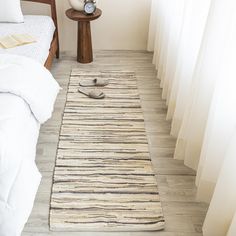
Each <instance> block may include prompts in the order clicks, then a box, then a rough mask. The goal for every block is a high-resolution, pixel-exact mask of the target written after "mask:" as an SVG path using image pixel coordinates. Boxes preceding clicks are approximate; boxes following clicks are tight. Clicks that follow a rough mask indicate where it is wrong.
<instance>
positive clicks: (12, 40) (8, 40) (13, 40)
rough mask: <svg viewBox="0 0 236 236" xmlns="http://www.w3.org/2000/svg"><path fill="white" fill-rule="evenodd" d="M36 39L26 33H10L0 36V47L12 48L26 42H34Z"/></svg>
mask: <svg viewBox="0 0 236 236" xmlns="http://www.w3.org/2000/svg"><path fill="white" fill-rule="evenodd" d="M34 42H36V40H35V39H34V38H33V37H32V36H31V35H28V34H12V35H8V36H5V37H1V38H0V47H1V46H2V48H6V49H7V48H14V47H17V46H21V45H24V44H28V43H34Z"/></svg>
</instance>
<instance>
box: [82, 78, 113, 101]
mask: <svg viewBox="0 0 236 236" xmlns="http://www.w3.org/2000/svg"><path fill="white" fill-rule="evenodd" d="M108 83H109V82H108V80H107V79H102V78H99V79H93V80H81V81H80V83H79V85H80V86H81V87H80V88H79V89H78V92H80V93H82V94H84V95H86V96H88V97H90V98H94V99H102V98H105V93H103V91H101V90H98V89H96V90H95V89H94V90H89V89H87V88H83V87H104V86H106V85H108Z"/></svg>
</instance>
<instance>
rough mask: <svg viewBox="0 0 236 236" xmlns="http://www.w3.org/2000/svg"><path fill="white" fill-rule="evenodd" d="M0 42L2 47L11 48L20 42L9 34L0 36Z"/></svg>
mask: <svg viewBox="0 0 236 236" xmlns="http://www.w3.org/2000/svg"><path fill="white" fill-rule="evenodd" d="M0 44H1V45H2V46H3V47H4V48H13V47H16V46H18V45H20V43H19V42H18V41H17V40H15V39H14V38H13V37H12V36H11V35H8V36H5V37H2V38H0Z"/></svg>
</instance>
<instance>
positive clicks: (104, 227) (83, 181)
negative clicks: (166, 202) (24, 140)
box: [50, 69, 164, 231]
mask: <svg viewBox="0 0 236 236" xmlns="http://www.w3.org/2000/svg"><path fill="white" fill-rule="evenodd" d="M94 78H108V79H109V85H107V86H106V87H104V88H100V89H102V90H103V91H104V93H105V94H106V98H105V99H103V100H95V99H91V98H88V97H86V96H85V95H83V94H81V93H78V92H77V90H78V88H79V81H80V80H82V79H83V80H84V79H88V80H89V79H94ZM50 228H51V230H54V231H153V230H161V229H163V228H164V217H163V212H162V207H161V203H160V199H159V194H158V188H157V182H156V179H155V174H154V171H153V169H152V164H151V160H150V156H149V150H148V142H147V137H146V132H145V126H144V118H143V113H142V109H141V103H140V98H139V93H138V88H137V79H136V77H135V73H134V72H127V71H102V72H101V71H100V72H94V71H92V72H91V71H81V70H80V69H73V70H72V73H71V77H70V82H69V88H68V93H67V101H66V105H65V110H64V115H63V121H62V126H61V131H60V137H59V143H58V150H57V158H56V164H55V170H54V178H53V186H52V196H51V206H50Z"/></svg>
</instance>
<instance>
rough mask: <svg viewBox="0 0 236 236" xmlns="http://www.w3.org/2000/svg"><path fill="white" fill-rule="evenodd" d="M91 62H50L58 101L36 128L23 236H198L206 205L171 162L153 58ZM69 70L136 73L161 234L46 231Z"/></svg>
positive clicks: (186, 173) (98, 57) (126, 56)
mask: <svg viewBox="0 0 236 236" xmlns="http://www.w3.org/2000/svg"><path fill="white" fill-rule="evenodd" d="M94 54H95V55H94V57H95V58H94V62H93V63H91V64H85V65H83V64H78V63H77V62H76V61H75V60H76V59H75V57H73V56H70V55H66V54H64V55H62V57H61V59H60V60H59V61H57V62H55V63H54V65H53V68H52V73H53V75H54V76H55V78H56V80H57V81H58V82H59V83H60V85H61V87H63V90H62V91H61V93H60V95H59V96H58V99H57V102H56V106H55V111H54V114H53V117H52V119H51V120H50V121H48V122H47V123H46V124H45V125H43V127H42V128H41V132H40V137H39V142H38V148H37V165H38V167H39V170H40V172H41V173H42V175H43V178H42V182H41V185H40V188H39V191H38V194H37V198H36V201H35V204H34V209H33V212H32V214H31V216H30V218H29V221H28V223H27V224H26V226H25V229H24V232H23V234H22V235H23V236H34V235H36V236H45V235H53V236H75V235H76V236H82V235H83V236H117V235H119V236H120V235H122V236H134V235H135V236H154V235H155V236H201V235H202V233H201V226H202V223H203V220H204V217H205V214H206V210H207V205H206V204H203V203H198V202H196V201H195V194H196V188H195V185H194V181H195V172H194V171H192V170H191V169H189V168H187V167H185V166H184V165H183V163H182V161H177V160H174V159H173V158H172V157H173V152H174V147H175V141H176V140H175V139H174V138H172V137H171V136H170V135H169V131H170V122H168V121H166V120H165V116H166V112H167V108H166V105H165V101H163V100H162V99H161V89H160V83H159V81H158V80H157V79H156V71H155V68H154V66H153V65H152V63H151V62H152V54H151V53H147V52H140V51H96V52H95V53H94ZM72 67H81V68H86V69H91V70H100V69H106V70H108V69H111V70H114V69H121V70H131V71H135V72H136V74H137V78H138V85H139V90H140V96H141V101H142V108H143V112H144V117H145V125H146V130H147V135H148V141H149V146H150V153H151V158H152V162H153V165H154V169H155V172H156V175H157V181H158V185H159V191H160V196H161V200H162V205H163V210H164V215H165V219H166V228H165V230H164V231H160V232H127V233H125V232H122V233H117V232H116V233H109V232H107V233H105V232H90V233H89V232H80V233H79V232H76V233H68V232H61V233H58V232H51V231H50V230H49V227H48V213H49V202H50V191H51V184H52V174H53V167H54V161H55V156H56V148H57V142H58V135H59V129H60V123H61V119H62V112H63V108H64V104H65V98H66V89H67V85H68V81H69V75H70V71H71V68H72Z"/></svg>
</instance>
